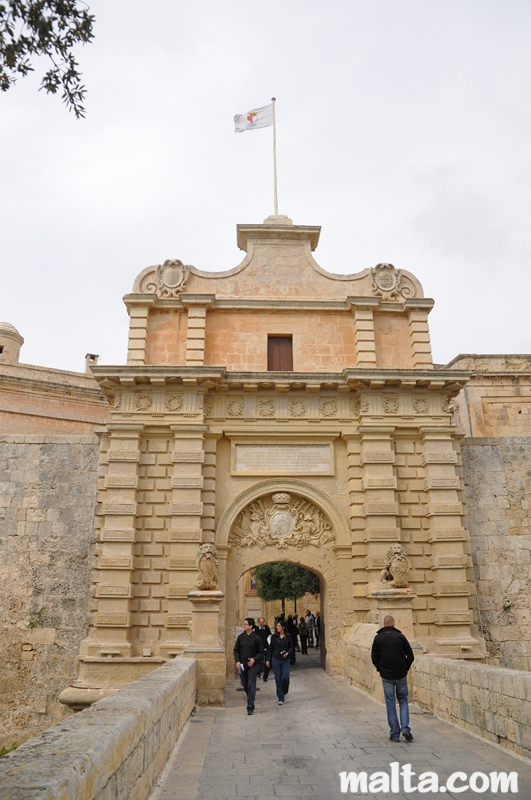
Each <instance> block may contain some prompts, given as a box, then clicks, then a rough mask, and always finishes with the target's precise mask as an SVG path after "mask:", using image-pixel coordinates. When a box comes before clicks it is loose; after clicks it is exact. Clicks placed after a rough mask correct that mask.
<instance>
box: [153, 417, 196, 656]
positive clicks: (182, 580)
mask: <svg viewBox="0 0 531 800" xmlns="http://www.w3.org/2000/svg"><path fill="white" fill-rule="evenodd" d="M170 427H171V429H172V431H173V435H174V450H173V456H172V457H173V463H174V470H173V475H172V478H171V487H172V501H171V505H170V515H171V527H170V552H169V556H168V571H169V582H168V589H167V611H166V617H165V630H164V633H163V641H162V643H161V647H160V653H161V655H163V656H166V657H171V656H175V655H177V654H180V653H182V652H183V649H184V648H185V647H186V645H187V644H188V641H189V638H190V633H189V631H190V622H191V609H190V604H189V601H188V599H187V595H188V593H189V592H190V591H191V590H193V589H194V588H195V586H196V582H197V570H196V564H195V562H196V556H197V551H198V548H199V545H200V544H201V543H202V541H203V532H202V528H201V518H202V515H203V502H202V498H201V495H202V490H203V463H204V461H205V451H204V439H203V437H204V430H205V429H204V426H202V425H171V426H170Z"/></svg>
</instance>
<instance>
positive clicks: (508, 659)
mask: <svg viewBox="0 0 531 800" xmlns="http://www.w3.org/2000/svg"><path fill="white" fill-rule="evenodd" d="M461 446H462V458H463V476H464V484H465V494H466V501H467V514H468V524H467V527H468V530H469V532H470V543H471V552H472V561H473V565H474V574H475V580H476V589H477V595H478V607H479V613H480V618H479V620H478V622H479V623H480V625H481V627H482V629H483V635H484V637H485V640H486V643H487V650H488V654H489V663H490V664H495V665H499V666H502V667H508V668H510V669H520V670H528V671H529V670H531V570H530V561H531V512H530V502H531V437H513V438H497V439H483V438H469V439H464V440H463V442H462V445H461Z"/></svg>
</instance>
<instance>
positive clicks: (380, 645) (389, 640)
mask: <svg viewBox="0 0 531 800" xmlns="http://www.w3.org/2000/svg"><path fill="white" fill-rule="evenodd" d="M371 658H372V663H373V664H374V666H375V667H376V669H377V670H378V672H379V673H380V675H381V677H382V678H387V680H398V679H399V678H405V677H406V675H407V673H408V672H409V668H410V666H411V665H412V663H413V661H414V660H415V656H414V655H413V650H412V649H411V645H410V644H409V642H408V640H407V639H406V637H405V636H404V634H403V633H401V632H400V631H399V630H398V628H394V627H392V626H391V625H388V626H386V627H385V628H380V630H379V631H378V633H377V634H376V636H375V637H374V642H373V643H372V652H371Z"/></svg>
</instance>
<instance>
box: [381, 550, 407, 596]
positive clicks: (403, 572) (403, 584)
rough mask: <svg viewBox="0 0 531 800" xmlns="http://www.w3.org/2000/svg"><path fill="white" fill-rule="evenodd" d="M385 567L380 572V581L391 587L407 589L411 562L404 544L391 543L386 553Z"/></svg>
mask: <svg viewBox="0 0 531 800" xmlns="http://www.w3.org/2000/svg"><path fill="white" fill-rule="evenodd" d="M384 565H385V566H384V568H383V570H382V571H381V573H380V583H381V584H382V585H383V586H385V587H386V588H389V589H406V588H407V587H408V582H407V580H406V578H407V574H408V572H409V570H410V569H411V562H410V561H409V559H408V557H407V553H406V551H405V548H404V546H403V545H401V544H398V542H397V543H396V544H393V545H391V547H390V548H389V550H388V551H387V553H386V554H385V560H384Z"/></svg>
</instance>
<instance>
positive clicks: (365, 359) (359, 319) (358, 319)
mask: <svg viewBox="0 0 531 800" xmlns="http://www.w3.org/2000/svg"><path fill="white" fill-rule="evenodd" d="M353 313H354V332H355V333H354V337H355V342H356V357H357V366H358V367H375V366H376V343H375V339H374V313H373V309H372V308H370V307H369V308H359V307H356V308H355V309H354V312H353Z"/></svg>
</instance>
